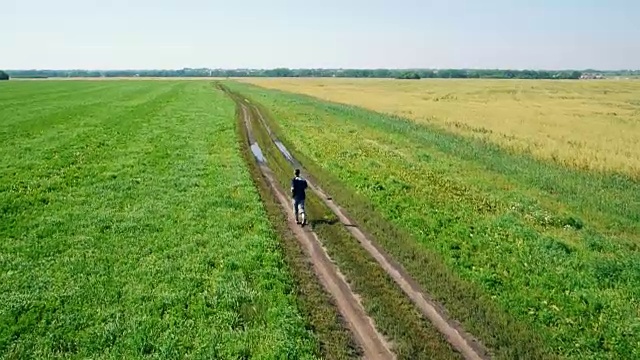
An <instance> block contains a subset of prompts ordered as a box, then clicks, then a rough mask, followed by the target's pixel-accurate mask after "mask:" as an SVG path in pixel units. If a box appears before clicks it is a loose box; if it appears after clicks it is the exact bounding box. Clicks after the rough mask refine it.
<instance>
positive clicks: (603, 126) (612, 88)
mask: <svg viewBox="0 0 640 360" xmlns="http://www.w3.org/2000/svg"><path fill="white" fill-rule="evenodd" d="M242 81H247V82H251V83H253V84H256V85H260V86H263V87H267V88H274V89H280V90H285V91H290V92H296V93H302V94H307V95H311V96H315V97H318V98H321V99H325V100H329V101H334V102H339V103H344V104H351V105H356V106H361V107H364V108H367V109H371V110H375V111H378V112H383V113H388V114H393V115H398V116H402V117H405V118H408V119H411V120H414V121H416V122H417V123H419V124H432V125H436V126H438V127H440V128H443V129H446V130H448V131H452V132H455V133H458V134H462V135H465V136H472V137H476V138H482V139H487V140H489V141H491V142H493V143H495V144H498V145H500V146H502V147H504V148H507V149H510V150H515V151H518V152H526V153H529V154H532V155H533V156H535V157H537V158H539V159H545V160H554V161H556V162H558V163H560V164H563V165H566V166H571V167H574V168H578V169H589V170H599V171H610V172H621V173H625V174H628V175H632V176H634V177H636V178H640V100H639V99H640V81H637V80H628V81H625V80H602V81H600V80H598V81H553V80H484V79H483V80H479V79H474V80H450V79H428V80H421V81H402V80H370V79H263V78H251V79H243V80H242Z"/></svg>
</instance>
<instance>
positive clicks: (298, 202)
mask: <svg viewBox="0 0 640 360" xmlns="http://www.w3.org/2000/svg"><path fill="white" fill-rule="evenodd" d="M295 174H296V176H295V177H294V178H293V180H291V196H292V197H293V212H294V214H295V215H296V224H301V223H300V220H298V214H302V225H304V224H305V223H306V214H305V211H304V200H305V198H306V194H305V190H307V180H305V179H303V178H302V177H300V169H296V172H295Z"/></svg>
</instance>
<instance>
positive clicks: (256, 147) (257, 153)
mask: <svg viewBox="0 0 640 360" xmlns="http://www.w3.org/2000/svg"><path fill="white" fill-rule="evenodd" d="M251 152H252V153H253V156H255V158H256V160H258V162H262V163H266V162H267V159H266V158H265V157H264V154H262V149H260V145H258V143H253V144H251Z"/></svg>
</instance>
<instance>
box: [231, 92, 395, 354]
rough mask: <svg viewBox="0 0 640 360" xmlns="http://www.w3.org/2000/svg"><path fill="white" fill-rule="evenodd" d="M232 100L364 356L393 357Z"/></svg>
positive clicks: (293, 226) (244, 107) (297, 233)
mask: <svg viewBox="0 0 640 360" xmlns="http://www.w3.org/2000/svg"><path fill="white" fill-rule="evenodd" d="M234 100H235V101H236V105H237V106H239V107H240V108H241V110H242V117H243V122H244V125H245V126H244V127H245V131H246V133H247V137H248V139H249V143H250V144H249V146H250V147H251V151H252V152H253V155H254V157H255V159H256V162H257V164H258V167H259V169H260V172H261V173H262V175H263V177H264V179H265V180H266V181H267V183H268V184H269V187H270V188H271V190H272V191H273V193H274V194H275V196H276V198H277V200H278V202H279V203H280V205H281V206H282V207H283V209H284V210H285V211H286V213H287V219H288V225H289V228H290V229H291V230H292V232H293V233H294V234H295V236H296V238H297V239H298V241H299V242H300V244H301V245H302V246H303V248H304V250H305V252H306V253H307V255H308V256H309V257H310V259H311V261H312V263H313V266H314V269H315V272H316V275H317V276H318V278H319V279H320V282H321V283H322V285H323V286H324V287H325V288H326V289H327V291H328V292H329V293H330V294H331V295H332V297H333V298H334V300H335V301H336V305H337V307H338V310H339V311H340V313H341V314H342V316H343V317H344V318H345V320H346V322H347V324H348V326H349V328H350V330H351V331H352V333H353V334H354V337H355V339H356V341H357V342H358V344H359V345H360V346H361V347H362V350H363V352H364V357H365V358H366V359H380V360H386V359H396V356H395V355H394V353H393V352H392V350H391V346H390V344H389V343H388V342H387V341H386V339H385V338H384V337H383V336H382V334H380V333H379V332H378V331H377V329H376V327H375V324H374V321H373V320H372V319H371V318H370V317H369V316H368V315H367V313H366V311H365V309H364V307H363V306H362V304H361V302H360V300H359V297H358V295H357V294H355V293H354V292H353V291H352V290H351V288H350V286H349V284H348V283H347V281H346V278H345V277H344V275H343V274H342V273H341V272H340V269H338V268H337V267H336V265H335V264H334V263H333V261H332V260H331V258H330V257H329V255H328V254H327V251H326V250H325V249H324V247H323V246H322V243H321V242H320V239H319V238H318V236H317V235H316V234H315V233H314V232H313V231H311V230H308V229H303V228H301V227H300V226H299V225H297V224H296V222H295V218H294V217H293V215H292V214H291V211H290V210H291V209H290V208H291V206H290V201H289V200H288V197H287V196H286V195H285V193H284V191H283V190H282V189H281V187H280V186H279V185H278V182H277V181H276V180H275V175H274V174H273V172H272V171H271V169H270V168H269V167H268V166H267V159H266V158H265V157H264V155H263V153H262V150H261V149H260V147H259V145H258V143H257V142H256V139H255V137H254V135H253V133H252V131H251V123H250V122H251V115H250V114H251V113H250V111H248V109H247V106H248V105H245V104H244V103H242V102H240V101H239V100H238V99H235V98H234Z"/></svg>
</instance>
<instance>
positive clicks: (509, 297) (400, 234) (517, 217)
mask: <svg viewBox="0 0 640 360" xmlns="http://www.w3.org/2000/svg"><path fill="white" fill-rule="evenodd" d="M227 85H228V86H229V87H230V88H232V89H233V90H235V91H239V92H241V93H243V94H244V95H246V96H247V97H249V98H250V99H251V100H252V101H253V102H258V103H261V104H262V105H264V107H265V108H266V109H268V110H269V112H270V113H271V114H272V116H273V118H274V121H275V122H277V124H278V130H277V131H278V132H279V134H280V135H281V137H282V138H283V140H284V141H286V143H287V145H288V147H290V150H292V151H295V152H296V154H297V156H298V157H299V158H301V159H302V160H303V164H304V165H305V167H307V168H309V169H311V171H312V172H313V173H314V175H315V176H316V177H317V178H319V180H320V181H321V182H322V183H323V186H324V187H325V188H327V190H328V191H329V192H330V193H332V195H334V197H335V198H336V199H337V201H338V202H339V203H340V204H341V205H343V206H345V207H346V209H347V210H348V211H350V212H351V213H352V215H354V216H355V217H356V218H357V219H359V220H361V223H360V225H362V226H363V227H364V228H365V229H367V230H368V231H369V232H371V233H373V234H375V235H376V236H377V238H378V240H379V241H380V242H381V244H382V245H383V246H384V247H385V248H386V249H387V250H388V251H389V252H390V253H391V254H393V255H394V256H395V257H396V258H397V259H398V260H399V261H400V262H401V263H402V264H403V265H404V266H405V267H406V268H407V269H408V270H409V271H410V272H411V273H412V274H413V275H414V276H415V277H416V278H417V279H418V280H419V281H420V282H421V284H422V285H423V286H425V288H426V289H428V290H429V291H430V292H431V293H432V294H433V295H434V296H435V298H436V299H437V300H439V301H440V302H442V303H443V304H444V305H445V306H446V307H447V310H448V311H449V312H450V313H451V314H452V315H453V317H454V318H456V319H458V320H460V321H461V322H462V323H463V324H464V325H465V326H466V327H467V329H468V330H470V331H471V332H472V333H474V334H475V335H477V336H479V337H480V339H481V340H483V341H484V342H485V343H486V344H487V345H488V346H489V347H490V348H492V349H494V350H495V351H496V352H497V355H498V357H501V358H540V356H542V355H541V354H546V355H544V356H552V355H556V356H560V357H567V358H576V359H577V358H580V359H583V358H612V359H613V358H616V359H619V358H638V357H639V356H640V352H639V351H640V350H639V349H640V320H639V318H640V313H638V309H639V308H640V300H639V299H640V288H639V287H638V286H637V285H638V283H639V282H640V254H639V250H640V247H639V245H638V244H639V242H640V184H639V183H638V182H637V180H634V179H632V178H630V177H627V176H625V175H609V174H604V173H591V172H588V171H581V170H575V169H571V168H568V167H565V166H561V165H556V164H554V163H551V162H545V161H543V160H537V159H534V158H532V157H531V156H530V155H526V154H515V153H512V152H508V151H506V150H503V149H501V148H500V147H498V146H497V145H493V144H492V143H490V142H488V141H484V140H482V139H473V138H467V137H463V136H460V135H454V134H451V133H449V132H446V131H444V130H442V129H439V128H437V127H435V126H430V125H427V124H416V123H414V122H412V121H407V120H404V119H402V118H399V117H393V116H386V115H380V114H376V113H373V112H371V111H367V110H363V109H359V108H356V107H350V106H346V105H339V104H331V103H327V102H322V101H320V100H317V99H314V98H311V97H308V96H304V95H297V94H290V93H284V92H280V91H277V90H266V89H261V88H257V87H254V86H251V85H246V84H239V83H232V82H228V83H227Z"/></svg>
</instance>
